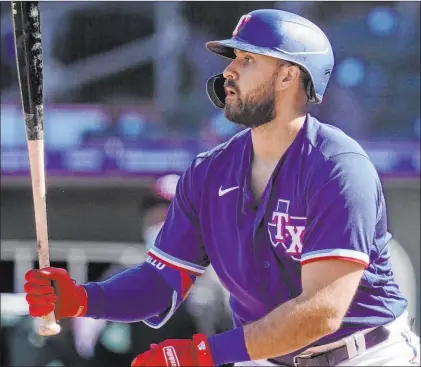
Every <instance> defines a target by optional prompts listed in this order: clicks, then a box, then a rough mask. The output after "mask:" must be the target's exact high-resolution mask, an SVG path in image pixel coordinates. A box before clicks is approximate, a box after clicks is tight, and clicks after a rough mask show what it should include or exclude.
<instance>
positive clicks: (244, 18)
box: [232, 14, 251, 36]
mask: <svg viewBox="0 0 421 367" xmlns="http://www.w3.org/2000/svg"><path fill="white" fill-rule="evenodd" d="M250 19H251V15H250V14H246V15H243V16H242V17H241V18H240V20H239V21H238V24H237V26H236V27H235V29H234V32H232V35H233V36H236V35H238V33H239V32H240V30H241V28H243V27H244V25H245V24H246V23H247V22H248V21H249V20H250Z"/></svg>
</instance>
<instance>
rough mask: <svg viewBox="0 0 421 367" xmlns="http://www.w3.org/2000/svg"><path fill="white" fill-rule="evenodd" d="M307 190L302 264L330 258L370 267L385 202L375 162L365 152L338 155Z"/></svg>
mask: <svg viewBox="0 0 421 367" xmlns="http://www.w3.org/2000/svg"><path fill="white" fill-rule="evenodd" d="M330 163H332V165H331V166H330V167H329V169H328V172H325V173H323V172H319V173H318V175H320V176H321V177H322V179H319V178H317V179H316V180H317V184H316V185H313V187H312V188H311V189H309V192H308V199H307V200H308V203H307V214H306V215H307V220H306V230H305V233H304V238H303V251H302V254H301V265H304V264H306V263H309V262H313V261H320V260H325V259H343V260H348V261H353V262H358V263H361V264H363V265H364V266H365V267H366V268H367V267H368V264H369V258H370V248H371V246H372V244H373V242H374V239H375V236H376V224H377V221H378V218H380V214H381V210H383V205H384V200H383V194H382V189H381V184H380V179H379V177H378V175H377V172H376V170H375V168H374V165H373V164H372V163H371V161H370V160H369V159H368V158H367V157H365V156H363V155H360V154H355V153H346V154H342V155H339V156H337V157H334V158H333V159H332V162H330Z"/></svg>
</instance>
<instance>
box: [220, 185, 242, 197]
mask: <svg viewBox="0 0 421 367" xmlns="http://www.w3.org/2000/svg"><path fill="white" fill-rule="evenodd" d="M239 187H240V186H234V187H228V188H227V189H222V186H221V187H220V188H219V191H218V195H219V196H223V195H225V194H227V193H229V192H230V191H233V190H236V189H238V188H239Z"/></svg>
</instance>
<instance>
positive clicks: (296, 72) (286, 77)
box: [277, 63, 300, 90]
mask: <svg viewBox="0 0 421 367" xmlns="http://www.w3.org/2000/svg"><path fill="white" fill-rule="evenodd" d="M299 79H300V68H299V67H298V66H297V65H293V64H290V63H283V64H282V65H281V66H280V67H279V69H278V78H277V83H278V90H286V89H288V88H289V87H290V86H291V85H293V84H294V83H295V82H298V81H299Z"/></svg>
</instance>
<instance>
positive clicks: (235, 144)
mask: <svg viewBox="0 0 421 367" xmlns="http://www.w3.org/2000/svg"><path fill="white" fill-rule="evenodd" d="M249 134H250V129H244V130H241V131H240V132H238V133H237V134H235V135H234V136H232V137H231V138H230V139H229V140H227V141H225V142H223V143H221V144H219V145H217V146H215V147H214V148H212V149H210V150H207V151H204V152H201V153H199V154H197V155H196V157H195V159H194V166H195V167H197V166H199V165H201V164H203V163H204V164H206V163H208V164H209V163H210V162H211V161H213V160H215V159H216V158H218V157H221V156H225V155H231V154H234V155H235V153H236V152H238V150H243V148H244V145H245V141H246V139H247V137H248V135H249Z"/></svg>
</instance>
